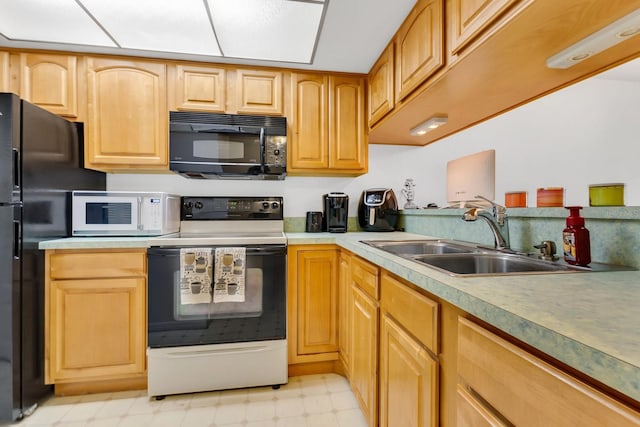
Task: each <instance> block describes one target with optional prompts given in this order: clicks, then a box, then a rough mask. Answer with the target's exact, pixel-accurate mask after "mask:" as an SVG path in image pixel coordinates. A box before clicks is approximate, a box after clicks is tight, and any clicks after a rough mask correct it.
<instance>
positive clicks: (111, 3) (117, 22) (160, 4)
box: [80, 0, 233, 56]
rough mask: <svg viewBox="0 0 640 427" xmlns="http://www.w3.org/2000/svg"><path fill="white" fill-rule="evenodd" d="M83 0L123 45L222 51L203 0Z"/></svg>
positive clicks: (201, 52)
mask: <svg viewBox="0 0 640 427" xmlns="http://www.w3.org/2000/svg"><path fill="white" fill-rule="evenodd" d="M80 1H81V3H82V4H83V5H84V6H85V7H86V8H87V10H88V11H89V12H90V13H91V14H92V15H93V16H94V17H95V18H96V19H97V20H98V21H100V23H101V24H102V26H103V27H104V28H105V29H106V31H108V32H109V34H111V36H112V37H113V38H114V39H115V40H116V41H117V42H118V43H119V44H120V46H122V47H123V48H129V49H143V50H153V51H162V52H180V53H190V54H198V55H214V56H219V55H220V49H219V48H218V43H217V41H216V38H215V35H214V33H213V30H212V28H211V22H210V21H209V16H208V14H207V10H206V8H205V5H204V3H203V2H202V0H180V1H167V0H164V1H158V0H134V1H132V0H108V1H105V0H80ZM232 3H233V2H232Z"/></svg>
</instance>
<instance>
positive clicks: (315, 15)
mask: <svg viewBox="0 0 640 427" xmlns="http://www.w3.org/2000/svg"><path fill="white" fill-rule="evenodd" d="M207 1H208V2H209V9H210V11H211V15H212V19H213V26H214V28H215V30H216V35H217V37H218V40H219V42H220V47H221V49H222V52H223V53H224V55H225V56H227V57H235V58H251V59H261V60H267V61H284V62H298V63H311V61H312V59H313V53H314V49H315V45H316V39H317V37H318V33H319V31H320V25H321V22H322V15H323V12H324V6H325V4H324V3H323V2H303V1H290V0H234V1H228V0H207Z"/></svg>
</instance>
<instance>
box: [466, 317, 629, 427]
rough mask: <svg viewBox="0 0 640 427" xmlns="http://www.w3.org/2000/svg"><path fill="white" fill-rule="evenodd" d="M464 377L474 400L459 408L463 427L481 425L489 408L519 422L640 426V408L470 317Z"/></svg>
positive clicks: (467, 388) (519, 423)
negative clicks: (629, 406) (546, 359)
mask: <svg viewBox="0 0 640 427" xmlns="http://www.w3.org/2000/svg"><path fill="white" fill-rule="evenodd" d="M458 377H459V387H460V388H461V390H462V391H461V392H460V393H459V395H460V396H461V398H463V399H466V400H467V401H468V402H469V404H468V405H465V404H463V405H460V406H459V407H458V411H457V413H458V425H459V426H464V425H468V426H475V425H477V424H476V423H475V422H474V421H473V420H475V419H478V418H480V419H482V418H484V419H486V418H487V417H486V416H485V417H483V416H482V413H483V411H484V412H486V413H489V414H493V415H494V416H496V417H497V418H499V419H501V420H508V422H509V423H511V424H509V425H517V426H540V427H542V426H545V427H546V426H558V427H561V426H581V427H590V426H593V427H597V426H616V427H631V426H636V427H637V426H638V425H640V414H639V413H638V412H635V411H633V410H631V408H628V407H626V406H624V405H622V404H620V403H619V402H617V401H614V400H613V399H610V398H609V397H607V396H605V395H604V394H602V393H600V392H599V391H597V390H595V389H594V388H592V387H590V386H589V385H587V384H585V383H583V382H581V381H579V380H577V379H576V378H574V377H571V376H569V375H567V374H566V373H564V372H562V371H560V370H559V369H557V368H555V367H553V366H551V365H549V364H548V363H546V362H544V361H543V360H541V359H539V358H537V357H536V356H534V355H532V354H531V353H528V352H526V351H525V350H523V349H522V348H520V347H517V346H515V345H514V344H512V343H511V342H508V341H506V340H505V339H503V338H501V337H499V336H498V335H496V334H494V333H492V332H490V331H489V330H487V329H485V328H483V327H481V326H479V325H478V324H476V323H473V322H471V321H469V320H467V319H464V318H460V319H459V323H458ZM469 406H471V407H474V406H475V407H477V408H481V409H477V410H469ZM469 414H471V415H469ZM468 420H472V422H467V421H468ZM488 425H493V424H488ZM497 425H500V424H497Z"/></svg>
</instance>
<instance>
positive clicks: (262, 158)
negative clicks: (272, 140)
mask: <svg viewBox="0 0 640 427" xmlns="http://www.w3.org/2000/svg"><path fill="white" fill-rule="evenodd" d="M265 134H266V132H265V129H264V128H260V172H261V173H265V151H266V145H267V144H266V139H267V138H266V135H265Z"/></svg>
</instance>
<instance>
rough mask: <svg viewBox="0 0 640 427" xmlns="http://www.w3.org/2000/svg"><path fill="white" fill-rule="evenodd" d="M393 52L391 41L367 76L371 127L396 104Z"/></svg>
mask: <svg viewBox="0 0 640 427" xmlns="http://www.w3.org/2000/svg"><path fill="white" fill-rule="evenodd" d="M393 54H394V44H393V43H390V44H389V46H387V48H386V49H385V50H384V52H382V55H380V58H378V60H377V61H376V63H375V64H373V67H372V68H371V71H370V72H369V75H368V78H367V83H368V88H369V91H368V100H369V102H368V114H369V127H372V126H373V125H374V124H376V123H377V122H378V120H380V119H381V118H383V117H384V116H385V115H386V114H387V113H388V112H389V111H391V110H393V107H394V106H395V94H394V86H393V81H394V73H393V70H394V68H393Z"/></svg>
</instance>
